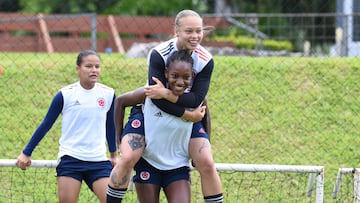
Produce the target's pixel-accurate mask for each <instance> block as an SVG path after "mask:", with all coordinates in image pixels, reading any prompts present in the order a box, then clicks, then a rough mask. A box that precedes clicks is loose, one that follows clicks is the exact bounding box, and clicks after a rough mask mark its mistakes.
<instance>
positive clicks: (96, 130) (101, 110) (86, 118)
mask: <svg viewBox="0 0 360 203" xmlns="http://www.w3.org/2000/svg"><path fill="white" fill-rule="evenodd" d="M76 64H77V66H76V70H77V73H78V75H79V78H80V80H79V81H78V82H75V83H73V84H71V85H68V86H66V87H64V88H62V89H60V91H59V92H58V93H57V94H56V95H55V97H54V98H53V100H52V103H51V105H50V107H49V110H48V112H47V114H46V116H45V118H44V120H43V121H42V123H41V124H40V126H39V127H38V128H37V129H36V131H35V132H34V134H33V136H32V137H31V139H30V141H29V143H28V144H27V145H26V147H25V149H24V150H23V151H22V153H21V154H20V155H19V157H18V159H17V162H16V165H17V166H18V167H19V168H21V169H22V170H26V168H27V167H29V166H30V165H31V158H30V157H31V154H32V152H33V150H34V149H35V147H36V146H37V145H38V144H39V142H40V141H41V139H42V138H43V137H44V136H45V134H46V133H47V132H48V131H49V130H50V128H51V127H52V125H53V124H54V123H55V121H56V119H57V118H58V116H59V115H60V114H62V133H61V137H60V141H59V143H60V146H59V152H58V158H59V164H58V166H57V167H56V173H57V175H56V176H57V182H58V198H59V202H60V203H69V202H70V203H71V202H73V203H76V202H77V199H78V196H79V192H80V189H81V183H82V181H83V180H84V181H85V182H86V184H87V185H88V187H89V188H90V189H91V190H92V191H93V192H94V193H95V194H96V196H97V197H98V199H99V200H100V202H106V187H107V184H108V182H109V176H110V172H111V170H112V167H113V165H114V164H115V161H116V141H115V139H116V135H115V126H114V100H115V98H116V95H115V91H114V89H112V88H110V87H108V86H105V85H103V84H100V83H98V79H99V76H100V70H101V69H100V56H99V55H98V54H97V53H96V52H95V51H92V50H86V51H82V52H80V54H79V55H78V57H77V61H76ZM106 141H107V143H108V147H109V151H110V157H111V161H110V160H109V159H108V158H107V153H106V144H105V143H106Z"/></svg>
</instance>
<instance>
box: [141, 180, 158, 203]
mask: <svg viewBox="0 0 360 203" xmlns="http://www.w3.org/2000/svg"><path fill="white" fill-rule="evenodd" d="M135 188H136V193H137V196H138V201H139V202H141V203H159V202H160V200H159V197H160V186H158V185H154V184H150V183H135Z"/></svg>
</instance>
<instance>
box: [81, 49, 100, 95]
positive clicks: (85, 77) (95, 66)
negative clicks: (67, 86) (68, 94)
mask: <svg viewBox="0 0 360 203" xmlns="http://www.w3.org/2000/svg"><path fill="white" fill-rule="evenodd" d="M76 70H77V72H78V74H79V78H80V84H81V86H82V87H83V88H85V89H91V88H93V87H94V85H95V83H96V82H97V81H98V80H99V77H100V58H99V57H98V56H97V55H94V54H93V55H87V56H84V57H82V61H81V63H80V65H78V66H77V67H76Z"/></svg>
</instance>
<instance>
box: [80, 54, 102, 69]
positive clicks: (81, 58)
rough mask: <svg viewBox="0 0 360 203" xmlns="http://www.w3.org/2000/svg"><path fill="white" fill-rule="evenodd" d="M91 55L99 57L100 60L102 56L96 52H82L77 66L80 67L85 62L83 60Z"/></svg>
mask: <svg viewBox="0 0 360 203" xmlns="http://www.w3.org/2000/svg"><path fill="white" fill-rule="evenodd" d="M90 55H96V56H97V57H99V58H100V55H99V54H98V53H96V51H94V50H84V51H81V52H80V53H79V55H78V57H77V59H76V65H78V66H80V65H81V63H82V61H83V58H84V57H86V56H90Z"/></svg>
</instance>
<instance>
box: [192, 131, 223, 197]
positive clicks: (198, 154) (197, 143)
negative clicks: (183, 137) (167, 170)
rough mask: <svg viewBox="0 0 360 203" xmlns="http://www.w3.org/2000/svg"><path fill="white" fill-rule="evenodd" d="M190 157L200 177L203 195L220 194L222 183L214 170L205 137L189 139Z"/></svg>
mask: <svg viewBox="0 0 360 203" xmlns="http://www.w3.org/2000/svg"><path fill="white" fill-rule="evenodd" d="M189 151H190V157H191V158H192V160H193V162H194V165H195V168H196V169H197V170H198V171H199V173H200V177H201V187H202V193H203V195H204V197H208V196H214V195H219V194H222V185H221V180H220V177H219V174H218V173H217V171H216V167H215V163H214V160H213V156H212V152H211V145H210V142H209V140H208V139H207V138H204V137H196V138H191V139H190V146H189Z"/></svg>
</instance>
